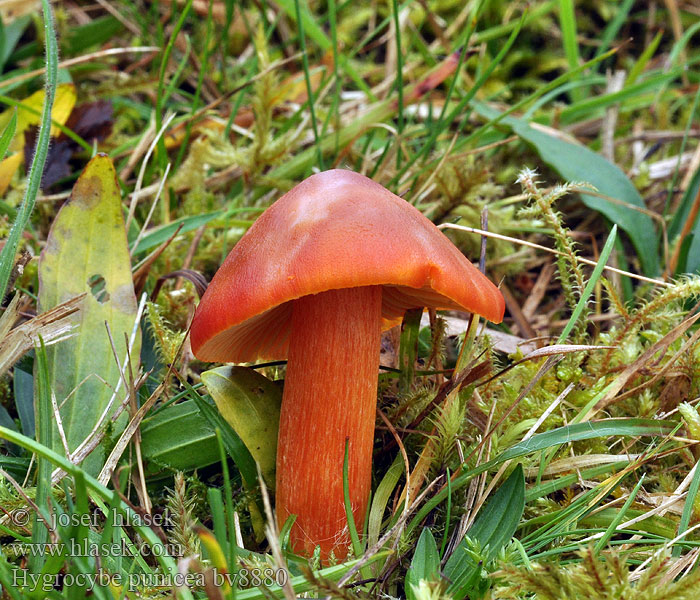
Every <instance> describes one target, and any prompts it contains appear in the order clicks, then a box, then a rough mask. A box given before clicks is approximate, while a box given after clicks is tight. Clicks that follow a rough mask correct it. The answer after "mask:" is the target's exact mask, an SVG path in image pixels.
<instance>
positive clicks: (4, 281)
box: [0, 0, 58, 302]
mask: <svg viewBox="0 0 700 600" xmlns="http://www.w3.org/2000/svg"><path fill="white" fill-rule="evenodd" d="M42 8H43V15H44V39H45V44H46V88H45V99H44V107H43V110H42V113H41V125H40V127H39V134H38V136H37V141H36V150H35V153H34V160H33V161H32V167H31V170H30V171H29V179H28V181H27V189H26V191H25V194H24V199H23V200H22V204H21V205H20V207H19V210H18V212H17V217H16V218H15V221H14V223H13V224H12V229H11V230H10V233H9V235H8V236H7V240H6V241H5V245H4V246H3V248H2V251H0V302H1V301H2V299H3V298H4V297H5V295H6V294H7V292H8V291H9V290H8V289H7V286H8V284H9V282H10V275H11V273H12V268H13V266H14V260H15V254H16V253H17V247H18V246H19V241H20V239H21V236H22V232H23V231H24V230H25V228H26V227H27V225H28V224H29V219H30V218H31V215H32V211H33V210H34V203H35V202H36V197H37V194H38V193H39V187H40V185H41V177H42V175H43V173H44V164H45V163H46V156H47V154H48V151H49V137H50V132H51V110H52V109H53V100H54V96H55V94H56V81H57V77H58V44H57V42H56V32H55V29H54V23H53V13H52V12H51V6H50V4H49V0H42ZM14 118H16V116H15V117H14Z"/></svg>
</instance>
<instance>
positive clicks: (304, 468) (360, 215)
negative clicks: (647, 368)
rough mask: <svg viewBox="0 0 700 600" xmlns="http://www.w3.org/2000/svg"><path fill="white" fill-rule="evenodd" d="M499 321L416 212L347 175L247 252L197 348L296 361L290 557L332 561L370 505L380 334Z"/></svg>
mask: <svg viewBox="0 0 700 600" xmlns="http://www.w3.org/2000/svg"><path fill="white" fill-rule="evenodd" d="M418 307H434V308H441V309H457V310H466V311H470V312H474V313H477V314H479V315H482V316H484V317H485V318H487V319H489V320H491V321H494V322H500V321H501V320H502V318H503V312H504V310H505V303H504V300H503V296H502V295H501V292H500V291H499V290H498V289H497V288H496V286H494V285H493V284H492V283H491V282H490V281H489V280H488V279H487V278H486V277H485V276H484V275H483V274H482V273H481V272H480V271H479V270H478V269H476V268H475V267H474V266H473V265H472V263H471V262H469V260H467V258H466V257H465V256H464V255H463V254H462V253H461V252H460V251H459V250H458V249H457V248H456V247H455V246H454V245H453V244H452V243H451V242H450V241H449V240H448V238H447V237H446V236H445V235H444V234H443V233H442V232H440V230H439V229H438V228H437V227H436V226H435V225H434V224H433V223H432V222H431V221H430V220H429V219H427V218H426V217H425V216H424V215H423V214H421V213H420V212H419V211H418V210H417V209H416V208H415V207H413V206H412V205H411V204H409V203H408V202H406V201H405V200H403V199H402V198H399V197H398V196H396V195H394V194H392V193H391V192H389V191H388V190H386V189H385V188H384V187H382V186H381V185H379V184H378V183H375V182H374V181H372V180H371V179H368V178H367V177H364V176H362V175H359V174H357V173H353V172H351V171H345V170H331V171H325V172H323V173H318V174H316V175H312V176H311V177H309V178H308V179H306V180H305V181H303V182H301V183H300V184H298V185H297V186H296V187H294V188H293V189H292V190H291V191H289V192H288V193H286V194H285V195H284V196H282V197H281V198H280V199H279V200H277V202H275V203H274V204H273V205H272V206H270V207H269V208H268V209H267V210H266V211H265V212H264V213H263V214H261V215H260V217H259V218H258V219H257V221H256V222H255V223H254V224H253V226H252V227H251V228H250V229H249V230H248V232H247V233H246V234H245V235H244V236H243V237H242V238H241V239H240V240H239V242H238V243H237V244H236V246H235V247H234V248H233V250H232V251H231V253H230V254H229V255H228V257H227V258H226V260H225V261H224V263H223V264H222V265H221V267H220V269H219V270H218V272H217V273H216V275H215V276H214V278H213V279H212V281H211V284H210V285H209V288H208V289H207V291H206V293H205V294H204V297H203V298H202V300H201V302H200V304H199V306H198V307H197V311H196V314H195V316H194V320H193V322H192V328H191V341H192V350H193V352H194V354H195V356H196V357H197V358H199V359H200V360H204V361H210V362H214V361H216V362H236V363H240V362H252V361H254V360H256V359H266V360H278V359H284V358H286V359H287V372H286V377H285V383H284V394H283V398H282V408H281V415H280V425H279V437H278V444H277V468H276V512H277V521H278V523H279V524H280V525H282V524H283V523H284V522H285V521H286V520H287V518H288V517H290V516H291V515H296V520H295V522H294V525H293V526H292V530H291V533H290V543H291V547H292V548H293V549H294V550H295V551H297V552H300V553H303V554H307V555H310V554H311V553H312V552H313V551H314V548H315V547H316V546H317V545H318V546H320V548H321V557H322V559H323V560H326V559H327V558H328V556H329V555H330V553H331V552H333V553H334V555H335V556H336V557H337V558H344V557H345V556H346V553H347V547H348V543H349V534H348V523H347V517H346V513H345V505H344V494H343V464H344V457H345V447H346V440H347V445H348V483H349V491H350V504H351V508H352V514H353V518H354V521H355V523H356V525H357V526H358V529H360V530H361V529H362V525H363V523H364V518H365V513H366V509H367V504H368V501H369V495H370V486H371V475H372V470H371V465H372V446H373V439H374V424H375V414H376V402H377V379H378V368H379V351H380V337H381V332H382V329H387V328H389V327H391V326H393V325H395V324H397V323H398V322H399V320H400V319H401V318H402V316H403V313H404V312H405V311H406V310H407V309H410V308H418Z"/></svg>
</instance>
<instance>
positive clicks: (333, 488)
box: [276, 286, 382, 560]
mask: <svg viewBox="0 0 700 600" xmlns="http://www.w3.org/2000/svg"><path fill="white" fill-rule="evenodd" d="M381 310H382V288H381V287H380V286H368V287H357V288H348V289H341V290H331V291H328V292H322V293H320V294H314V295H312V296H306V297H304V298H302V299H300V300H299V301H297V302H296V303H295V304H294V307H293V309H292V319H291V331H290V338H289V358H288V362H287V376H286V378H285V382H284V396H283V400H282V411H281V414H280V428H279V438H278V446H277V448H278V451H277V487H276V494H277V496H276V507H277V520H278V522H279V524H280V526H281V525H282V524H283V523H284V522H285V520H286V519H287V517H289V516H290V515H296V521H295V523H294V526H293V528H292V530H291V540H290V541H291V545H292V547H294V548H295V549H297V551H299V552H303V553H304V554H307V555H310V554H311V553H312V552H313V551H314V547H315V546H316V545H319V546H320V547H321V558H322V559H324V560H325V559H326V558H327V557H328V556H329V554H330V553H331V552H333V553H334V554H335V556H337V557H344V556H345V555H346V553H347V547H348V545H349V543H350V537H349V530H348V522H347V516H346V512H345V503H344V494H343V463H344V458H345V445H346V440H347V444H348V487H349V491H350V506H351V508H352V512H353V517H354V521H355V525H356V527H357V528H358V529H359V530H360V532H361V531H362V524H363V523H364V518H365V512H366V509H367V502H368V499H369V493H370V484H371V479H372V440H373V438H374V421H375V412H376V404H377V374H378V371H379V343H380V335H381V327H382V312H381Z"/></svg>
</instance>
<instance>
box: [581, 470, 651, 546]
mask: <svg viewBox="0 0 700 600" xmlns="http://www.w3.org/2000/svg"><path fill="white" fill-rule="evenodd" d="M645 477H646V474H642V476H641V477H640V478H639V481H638V482H637V485H635V486H634V489H633V490H632V492H631V493H630V495H629V496H628V497H627V499H626V500H625V503H624V504H623V505H622V508H621V509H620V510H619V511H618V513H617V515H615V518H614V519H613V521H612V522H611V523H610V525H609V526H608V528H607V529H606V530H605V533H604V534H603V537H602V538H600V539H599V540H598V542H597V543H596V545H595V548H594V549H593V551H594V552H595V553H596V554H600V552H601V551H602V550H603V548H605V546H606V545H607V544H608V542H609V541H610V538H611V537H612V536H613V534H614V533H615V530H616V529H617V526H618V525H619V524H620V523H622V521H623V519H624V518H625V515H626V514H627V511H628V510H629V508H630V506H632V502H634V499H635V498H636V497H637V493H638V492H639V489H640V488H641V487H642V483H644V478H645Z"/></svg>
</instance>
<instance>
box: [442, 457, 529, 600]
mask: <svg viewBox="0 0 700 600" xmlns="http://www.w3.org/2000/svg"><path fill="white" fill-rule="evenodd" d="M523 510H525V475H524V474H523V468H522V466H521V465H518V466H517V467H516V468H515V470H514V471H513V472H512V473H511V474H510V477H508V479H506V481H505V483H504V484H503V485H502V486H501V487H500V488H498V491H497V492H496V493H495V494H494V495H493V496H492V497H491V498H490V499H489V501H488V502H487V503H486V506H484V507H483V508H482V509H481V511H480V512H479V514H478V516H477V518H476V521H474V524H473V525H472V526H471V527H470V529H469V531H468V532H467V537H465V538H464V539H463V540H462V541H461V542H460V543H459V545H458V546H457V547H456V548H455V551H454V552H453V553H452V555H451V556H450V558H449V560H448V561H447V563H446V564H445V577H447V579H448V580H449V581H450V582H451V583H450V586H449V587H448V588H447V593H448V594H451V595H453V596H454V597H455V598H464V597H466V596H467V594H473V593H474V591H475V590H473V589H472V588H473V587H474V585H475V584H476V585H477V590H476V591H477V592H481V590H482V586H483V582H482V581H481V580H482V578H481V577H479V576H478V575H479V571H481V569H482V568H483V565H482V564H479V561H475V560H474V557H473V556H472V554H471V552H470V545H471V544H473V542H474V541H476V542H478V543H479V546H480V547H481V548H482V549H483V558H484V559H485V560H487V561H488V560H492V559H493V558H495V557H496V555H497V554H498V552H499V551H500V550H501V548H503V547H504V546H505V545H506V544H507V543H508V542H509V541H510V540H511V538H512V537H513V534H514V533H515V530H516V529H517V527H518V523H519V522H520V518H521V517H522V515H523Z"/></svg>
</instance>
